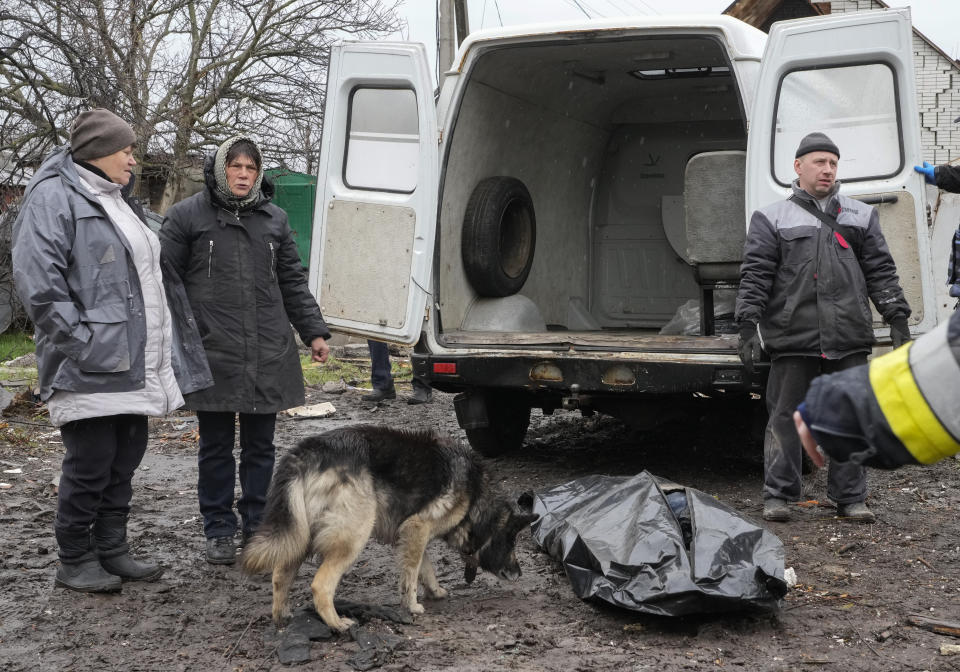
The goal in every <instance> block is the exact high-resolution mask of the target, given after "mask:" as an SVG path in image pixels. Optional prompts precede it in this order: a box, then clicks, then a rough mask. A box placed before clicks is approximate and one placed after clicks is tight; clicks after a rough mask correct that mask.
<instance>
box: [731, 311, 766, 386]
mask: <svg viewBox="0 0 960 672" xmlns="http://www.w3.org/2000/svg"><path fill="white" fill-rule="evenodd" d="M737 354H738V355H740V361H741V362H743V368H745V369H746V370H747V374H748V375H750V376H752V375H753V372H754V365H755V364H756V363H757V362H759V361H760V358H761V357H762V356H763V348H761V347H760V334H758V333H757V325H756V324H754V323H753V322H744V323H743V324H741V325H740V343H739V344H738V345H737Z"/></svg>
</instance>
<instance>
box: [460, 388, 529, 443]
mask: <svg viewBox="0 0 960 672" xmlns="http://www.w3.org/2000/svg"><path fill="white" fill-rule="evenodd" d="M486 403H487V419H488V420H489V422H490V424H489V426H487V427H478V428H476V429H466V430H464V431H465V432H466V433H467V441H469V442H470V446H471V447H472V448H473V449H474V450H475V451H477V452H478V453H480V454H481V455H483V456H484V457H499V456H500V455H505V454H507V453H512V452H516V451H518V450H520V448H521V447H522V446H523V439H524V437H526V435H527V427H529V426H530V407H529V406H527V405H526V404H524V403H523V402H522V401H520V400H518V399H516V398H515V397H511V396H510V395H502V396H499V395H498V396H496V397H494V396H493V395H490V394H487V395H486Z"/></svg>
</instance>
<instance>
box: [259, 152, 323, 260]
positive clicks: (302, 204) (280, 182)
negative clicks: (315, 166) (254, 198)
mask: <svg viewBox="0 0 960 672" xmlns="http://www.w3.org/2000/svg"><path fill="white" fill-rule="evenodd" d="M265 172H266V174H267V176H268V177H269V178H270V180H271V181H272V182H273V185H274V187H276V193H275V194H274V197H273V202H274V203H275V204H276V205H277V206H278V207H280V208H282V209H283V211H284V212H286V213H287V218H288V219H289V220H290V228H291V229H292V230H293V237H294V238H295V239H296V241H297V252H299V253H300V263H302V264H303V265H304V267H306V266H307V265H309V263H310V240H311V238H312V237H313V207H314V204H315V203H316V198H317V177H316V176H315V175H308V174H307V173H298V172H295V171H292V170H286V169H284V168H271V169H269V170H267V171H265Z"/></svg>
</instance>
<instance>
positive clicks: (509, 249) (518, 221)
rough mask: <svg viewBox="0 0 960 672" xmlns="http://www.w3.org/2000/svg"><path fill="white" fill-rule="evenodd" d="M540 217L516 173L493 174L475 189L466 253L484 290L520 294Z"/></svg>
mask: <svg viewBox="0 0 960 672" xmlns="http://www.w3.org/2000/svg"><path fill="white" fill-rule="evenodd" d="M536 242H537V223H536V219H535V217H534V215H533V200H532V199H531V198H530V192H529V191H527V188H526V187H525V186H524V185H523V182H521V181H520V180H518V179H516V178H514V177H504V176H498V177H488V178H486V179H484V180H481V181H480V182H479V183H478V184H477V186H476V187H475V188H474V190H473V193H472V194H471V195H470V201H469V202H468V203H467V212H466V215H465V216H464V218H463V232H462V235H461V243H460V249H461V255H462V257H463V267H464V270H465V271H466V274H467V278H468V279H469V280H470V284H471V285H472V286H473V289H474V290H475V291H476V292H477V294H479V295H480V296H488V297H499V296H510V295H511V294H516V293H517V292H519V291H520V288H521V287H523V283H524V282H526V281H527V276H528V275H529V274H530V267H531V266H532V265H533V253H534V248H535V247H536Z"/></svg>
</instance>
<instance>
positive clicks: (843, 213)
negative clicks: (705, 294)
mask: <svg viewBox="0 0 960 672" xmlns="http://www.w3.org/2000/svg"><path fill="white" fill-rule="evenodd" d="M839 186H840V183H839V182H837V183H835V185H834V189H833V191H832V192H831V195H830V197H829V201H828V202H827V206H826V207H827V212H837V210H838V209H839V214H838V215H837V219H838V224H839V225H840V231H841V233H840V236H837V235H835V234H834V232H832V231H831V230H830V229H829V228H828V227H827V226H825V225H821V222H820V220H819V219H817V217H816V216H814V215H813V214H812V213H810V212H807V211H806V210H804V209H803V208H802V207H801V206H800V205H798V204H796V203H793V202H791V201H789V200H784V201H779V202H777V203H774V204H772V205H769V206H767V207H765V208H762V209H760V210H757V211H756V212H754V213H753V217H752V218H751V220H750V228H749V231H748V233H747V239H746V243H745V245H744V251H743V264H742V265H741V267H740V290H739V292H738V294H737V305H736V313H735V318H736V320H737V322H738V323H743V322H753V323H755V324H757V325H758V326H759V330H760V334H761V336H762V337H763V344H764V349H766V350H767V352H769V353H770V355H771V357H773V358H776V357H777V356H780V355H814V356H820V355H823V356H825V357H827V358H829V359H840V358H842V357H845V356H846V355H849V354H852V353H855V352H869V351H870V349H871V347H872V345H873V342H874V336H873V326H872V316H871V313H870V305H869V304H868V302H867V299H868V297H869V299H870V300H871V301H873V304H874V305H875V306H876V307H877V310H878V311H879V312H880V315H881V316H883V319H884V320H885V321H886V322H887V323H888V324H890V323H891V322H892V321H893V320H894V319H896V318H901V317H902V318H906V317H909V315H910V306H909V305H908V304H907V301H906V299H905V298H904V296H903V290H902V289H901V287H900V279H899V278H898V277H897V269H896V265H895V264H894V261H893V257H892V256H890V250H889V249H888V248H887V243H886V240H884V237H883V233H882V232H881V231H880V222H879V215H878V214H877V210H876V208H873V207H872V206H869V205H866V204H864V203H861V202H860V201H856V200H854V199H852V198H847V197H845V196H840V195H839V194H838V193H837V190H838V189H839ZM793 193H794V194H795V195H796V196H797V197H798V198H802V199H805V200H807V201H809V202H810V203H812V204H813V206H814V207H817V208H819V205H818V204H817V202H816V200H815V199H814V198H813V196H811V195H810V194H808V193H807V192H805V191H804V190H803V189H801V188H800V187H799V186H798V185H797V182H796V181H794V184H793ZM858 253H859V257H858Z"/></svg>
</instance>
